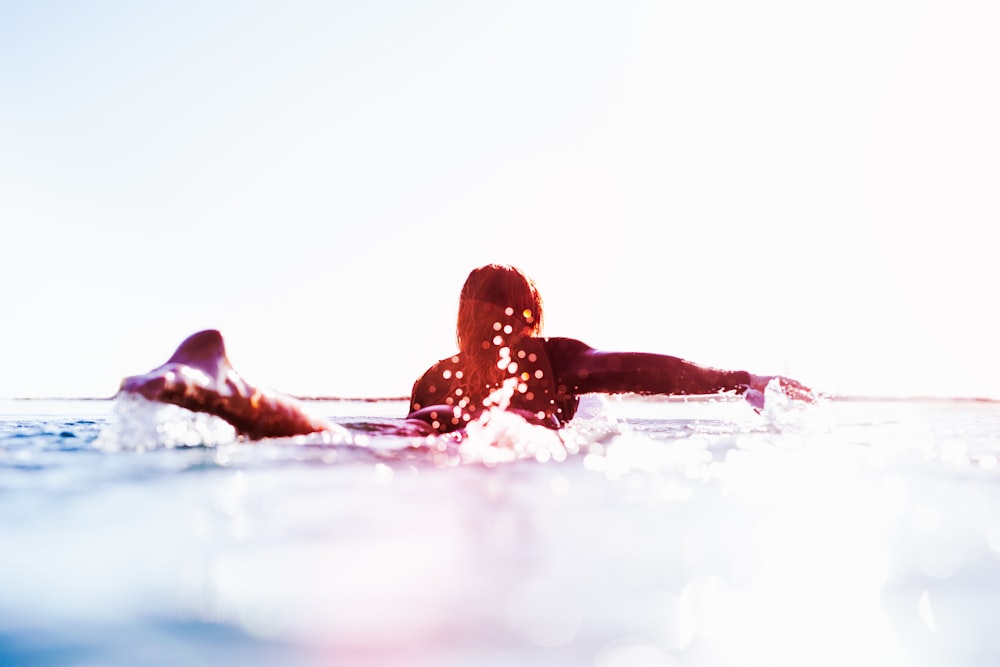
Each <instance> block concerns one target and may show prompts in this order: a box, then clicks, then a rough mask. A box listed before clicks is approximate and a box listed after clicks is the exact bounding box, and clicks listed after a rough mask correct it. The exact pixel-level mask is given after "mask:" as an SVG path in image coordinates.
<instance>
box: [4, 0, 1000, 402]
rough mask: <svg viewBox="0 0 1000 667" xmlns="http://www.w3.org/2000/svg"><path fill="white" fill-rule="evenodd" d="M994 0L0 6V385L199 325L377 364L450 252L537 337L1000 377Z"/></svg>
mask: <svg viewBox="0 0 1000 667" xmlns="http://www.w3.org/2000/svg"><path fill="white" fill-rule="evenodd" d="M998 34H1000V5H998V4H997V3H995V2H992V0H982V1H978V2H977V1H974V0H925V1H923V2H920V1H918V2H912V1H909V0H908V1H906V2H904V1H902V0H898V1H894V0H864V1H860V0H848V1H846V2H837V3H802V2H797V1H796V0H785V1H781V0H761V1H760V2H754V3H742V2H731V3H726V2H722V1H720V0H708V1H705V2H697V3H692V2H678V1H669V0H664V1H657V2H581V1H580V0H573V1H569V2H543V1H540V0H532V1H530V2H479V3H475V2H467V1H461V0H456V1H454V2H372V1H370V0H365V1H358V2H330V3H316V2H282V3H267V2H244V1H242V0H240V1H235V0H234V1H232V2H224V1H219V2H211V3H203V2H200V1H197V2H178V1H173V0H172V1H171V2H159V3H157V2H138V3H136V2H88V3H82V2H80V3H77V2H33V1H28V0H25V1H23V2H15V1H8V2H4V3H2V4H0V225H2V227H0V230H2V231H0V244H2V245H0V248H2V263H0V284H2V286H3V287H2V289H3V309H2V313H3V320H2V322H0V324H2V327H0V397H19V396H44V397H51V396H107V395H110V394H112V393H113V392H114V391H115V390H116V389H117V386H118V382H119V381H120V379H121V377H122V376H124V375H128V374H133V373H138V372H143V371H146V370H148V369H149V368H151V367H153V366H156V365H158V364H159V363H161V362H162V361H164V360H165V359H166V358H167V357H168V356H169V355H170V353H171V352H172V351H173V349H174V347H175V346H176V344H177V343H178V342H180V340H181V339H182V338H183V337H185V336H186V335H188V334H190V333H192V332H194V331H196V330H198V329H202V328H208V327H215V328H219V329H221V330H222V331H223V333H224V334H225V335H226V336H227V340H228V344H229V354H230V358H231V359H232V360H233V362H234V363H235V364H236V366H237V367H238V368H240V369H241V370H242V371H243V372H244V373H245V374H246V375H247V376H248V377H251V378H253V379H255V380H257V381H259V382H261V383H262V384H265V385H269V386H272V387H276V388H279V389H282V390H285V391H288V392H290V393H294V394H307V395H350V396H384V395H391V396H400V395H406V394H407V393H408V392H409V389H410V385H411V383H412V382H413V380H414V379H415V378H416V376H417V375H418V374H419V373H420V372H421V371H422V370H423V369H424V368H425V367H426V366H427V365H429V364H430V363H431V362H433V361H434V360H436V359H438V358H440V357H442V356H444V355H447V354H450V353H451V352H452V350H453V348H454V341H453V329H454V317H455V307H456V304H457V298H458V292H459V289H460V287H461V284H462V281H463V280H464V279H465V276H466V274H467V273H468V271H469V269H471V268H472V267H474V266H476V265H479V264H482V263H485V262H488V261H499V262H509V263H513V264H518V265H521V266H522V267H523V268H524V269H525V270H527V271H528V273H530V274H531V275H533V276H534V277H535V278H536V280H537V281H538V283H539V286H540V288H541V290H542V293H543V296H544V297H545V299H546V303H547V307H548V309H547V327H546V332H547V333H548V334H550V335H568V336H573V337H577V338H580V339H582V340H584V341H586V342H588V343H590V344H592V345H594V346H596V347H600V348H604V349H619V350H643V351H653V352H663V353H668V354H675V355H678V356H682V357H686V358H688V359H691V360H693V361H698V362H701V363H705V364H708V365H714V366H718V367H724V368H743V369H746V370H750V371H754V372H758V373H785V374H789V375H792V376H794V377H797V378H799V379H801V380H803V381H805V382H807V383H809V384H812V385H814V386H816V387H817V388H819V389H822V390H826V391H830V392H835V393H858V394H871V393H875V394H894V395H900V394H902V395H928V394H929V395H947V396H991V397H1000V354H998V353H997V348H996V344H997V339H998V336H997V333H998V327H997V324H996V322H997V319H996V315H995V312H996V300H995V298H994V291H995V288H996V284H997V279H996V275H997V269H996V262H995V259H994V257H995V255H996V251H995V242H994V241H993V240H992V239H993V238H994V233H993V232H994V230H995V229H996V228H997V224H998V222H1000V195H998V184H1000V157H998V156H1000V122H998V121H997V119H998V118H1000V86H998V79H997V76H998V71H997V68H998V65H1000V40H998V39H997V35H998Z"/></svg>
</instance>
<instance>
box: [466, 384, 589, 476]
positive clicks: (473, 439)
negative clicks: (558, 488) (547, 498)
mask: <svg viewBox="0 0 1000 667" xmlns="http://www.w3.org/2000/svg"><path fill="white" fill-rule="evenodd" d="M517 384H518V380H517V378H516V377H513V378H509V379H508V380H506V381H505V382H504V383H503V385H501V386H500V387H498V388H497V389H496V390H494V391H493V392H492V393H491V394H490V395H489V396H488V397H487V398H486V400H485V401H484V402H483V404H484V407H485V409H484V410H483V411H482V413H481V414H480V415H479V417H478V418H477V419H476V420H474V421H472V422H470V423H469V425H468V426H467V427H466V437H465V440H464V441H463V442H462V446H461V448H460V450H459V451H460V454H461V459H462V462H463V463H479V464H483V465H486V466H494V465H498V464H502V463H510V462H512V461H519V460H525V459H533V460H535V461H538V462H539V463H545V462H548V461H565V460H566V457H567V456H568V455H570V454H575V453H576V452H577V451H579V449H578V446H577V444H576V442H575V441H574V440H572V439H566V438H564V437H563V435H562V433H560V432H559V431H555V430H553V429H550V428H546V427H544V426H538V425H536V424H532V423H530V422H528V420H526V419H525V418H524V417H522V416H521V415H519V414H517V413H515V412H511V411H510V410H508V408H509V407H510V401H511V398H512V397H513V396H514V392H515V391H516V390H517Z"/></svg>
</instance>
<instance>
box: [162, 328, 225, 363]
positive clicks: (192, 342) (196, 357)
mask: <svg viewBox="0 0 1000 667" xmlns="http://www.w3.org/2000/svg"><path fill="white" fill-rule="evenodd" d="M225 358H226V344H225V342H224V341H223V339H222V334H221V333H220V332H219V331H217V330H215V329H206V330H204V331H199V332H197V333H193V334H191V335H190V336H188V337H187V338H185V339H184V341H183V342H182V343H181V344H180V345H179V346H178V347H177V350H176V351H175V352H174V354H173V356H171V357H170V359H168V360H167V363H182V364H190V365H193V366H201V365H203V364H204V363H205V362H218V361H220V360H223V359H225Z"/></svg>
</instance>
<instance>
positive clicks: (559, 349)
mask: <svg viewBox="0 0 1000 667" xmlns="http://www.w3.org/2000/svg"><path fill="white" fill-rule="evenodd" d="M540 340H541V341H542V344H543V345H544V346H545V351H546V352H548V353H549V355H550V356H552V355H553V354H555V355H557V356H562V355H567V354H569V355H575V354H581V353H583V352H587V351H589V350H592V349H594V348H592V347H591V346H589V345H587V344H586V343H584V342H583V341H581V340H577V339H576V338H566V337H565V336H550V337H546V338H541V339H540Z"/></svg>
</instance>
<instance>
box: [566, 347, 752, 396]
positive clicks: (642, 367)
mask: <svg viewBox="0 0 1000 667" xmlns="http://www.w3.org/2000/svg"><path fill="white" fill-rule="evenodd" d="M562 377H563V378H564V380H565V381H566V382H567V383H569V385H568V386H569V388H570V390H571V391H572V392H573V393H575V394H587V393H602V394H619V393H637V394H717V393H720V392H725V391H738V392H740V393H742V392H743V391H745V390H746V389H747V388H748V387H749V386H750V383H751V377H752V376H751V374H750V373H748V372H746V371H725V370H718V369H715V368H709V367H707V366H699V365H698V364H694V363H691V362H689V361H685V360H683V359H680V358H678V357H672V356H669V355H664V354H651V353H647V352H603V351H600V350H595V349H593V348H590V349H587V350H585V351H583V352H582V353H581V354H579V355H577V356H575V357H574V358H573V359H572V361H571V362H570V363H569V364H568V365H567V366H566V367H565V368H564V369H563V374H562Z"/></svg>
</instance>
